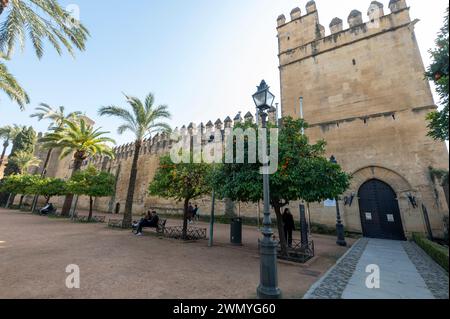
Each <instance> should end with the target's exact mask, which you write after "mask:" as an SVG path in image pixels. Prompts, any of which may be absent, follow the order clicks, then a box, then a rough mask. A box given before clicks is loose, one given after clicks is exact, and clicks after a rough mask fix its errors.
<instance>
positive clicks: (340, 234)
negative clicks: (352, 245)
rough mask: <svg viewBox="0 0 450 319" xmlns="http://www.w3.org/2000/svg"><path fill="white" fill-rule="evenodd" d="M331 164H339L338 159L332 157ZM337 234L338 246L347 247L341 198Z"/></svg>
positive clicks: (337, 212) (337, 210) (337, 198)
mask: <svg viewBox="0 0 450 319" xmlns="http://www.w3.org/2000/svg"><path fill="white" fill-rule="evenodd" d="M330 162H331V163H333V164H337V160H336V157H334V156H331V158H330ZM336 233H337V241H336V244H338V245H339V246H343V247H346V246H347V242H346V241H345V234H344V225H343V224H342V219H341V211H340V209H339V197H336Z"/></svg>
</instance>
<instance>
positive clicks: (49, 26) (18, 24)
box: [0, 0, 89, 58]
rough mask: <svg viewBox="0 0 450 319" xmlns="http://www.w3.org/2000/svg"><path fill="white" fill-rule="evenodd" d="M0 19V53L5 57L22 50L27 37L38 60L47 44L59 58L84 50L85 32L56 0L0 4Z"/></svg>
mask: <svg viewBox="0 0 450 319" xmlns="http://www.w3.org/2000/svg"><path fill="white" fill-rule="evenodd" d="M3 15H4V17H3ZM0 16H2V22H1V24H0V50H1V51H2V52H4V53H6V54H7V55H8V56H10V55H11V54H12V53H13V51H14V49H15V48H16V47H17V46H19V47H20V48H21V49H22V50H23V49H24V47H25V43H26V42H27V41H26V40H27V39H26V37H27V36H28V37H29V39H30V42H31V43H32V45H33V47H34V51H35V53H36V55H37V56H38V57H39V58H41V57H42V56H43V54H44V41H46V40H47V41H48V42H50V43H51V44H52V46H53V47H54V48H55V50H56V52H58V54H62V52H63V48H65V49H66V50H67V51H68V52H69V53H70V54H71V55H74V54H75V49H78V50H80V51H84V50H85V45H86V41H87V38H88V36H89V32H88V30H87V29H86V28H85V27H84V26H83V24H81V22H80V21H78V20H77V19H76V18H75V17H74V16H71V15H70V13H69V12H68V11H66V10H65V9H64V8H63V7H61V5H60V4H59V3H58V1H56V0H9V1H1V2H0Z"/></svg>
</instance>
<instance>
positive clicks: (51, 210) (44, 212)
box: [39, 203, 55, 215]
mask: <svg viewBox="0 0 450 319" xmlns="http://www.w3.org/2000/svg"><path fill="white" fill-rule="evenodd" d="M54 212H55V207H54V206H53V204H52V203H49V204H47V205H45V207H43V208H42V209H41V210H40V211H39V213H41V214H42V215H48V214H52V213H54Z"/></svg>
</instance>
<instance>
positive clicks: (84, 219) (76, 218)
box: [73, 215, 106, 223]
mask: <svg viewBox="0 0 450 319" xmlns="http://www.w3.org/2000/svg"><path fill="white" fill-rule="evenodd" d="M88 219H89V216H78V215H76V216H74V218H73V220H74V221H76V222H79V223H87V222H88ZM105 219H106V217H105V216H92V218H91V222H92V223H104V222H105Z"/></svg>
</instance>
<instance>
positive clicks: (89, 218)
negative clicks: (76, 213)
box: [88, 196, 94, 222]
mask: <svg viewBox="0 0 450 319" xmlns="http://www.w3.org/2000/svg"><path fill="white" fill-rule="evenodd" d="M93 202H94V200H93V199H92V196H89V217H88V222H90V221H91V219H92V206H93Z"/></svg>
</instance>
